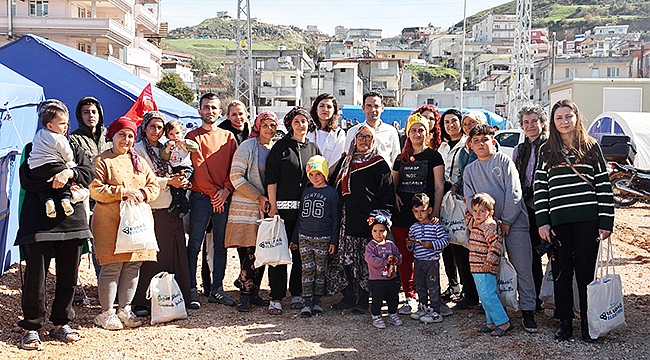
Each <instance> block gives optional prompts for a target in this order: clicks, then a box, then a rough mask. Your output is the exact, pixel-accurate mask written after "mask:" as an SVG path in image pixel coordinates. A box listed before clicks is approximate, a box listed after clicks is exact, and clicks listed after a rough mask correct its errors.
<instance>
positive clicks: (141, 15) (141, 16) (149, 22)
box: [133, 4, 158, 34]
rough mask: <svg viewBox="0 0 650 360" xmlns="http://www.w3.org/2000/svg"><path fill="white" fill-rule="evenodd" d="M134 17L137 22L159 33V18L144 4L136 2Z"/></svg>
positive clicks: (151, 31)
mask: <svg viewBox="0 0 650 360" xmlns="http://www.w3.org/2000/svg"><path fill="white" fill-rule="evenodd" d="M133 17H134V18H135V22H136V23H137V24H139V25H142V26H144V27H145V28H146V29H147V30H148V32H150V33H154V34H157V33H158V19H157V18H156V16H155V15H154V14H152V13H151V12H150V11H149V10H147V8H145V7H144V5H142V4H136V5H135V6H134V9H133Z"/></svg>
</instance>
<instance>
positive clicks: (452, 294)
mask: <svg viewBox="0 0 650 360" xmlns="http://www.w3.org/2000/svg"><path fill="white" fill-rule="evenodd" d="M459 296H460V285H454V286H449V287H447V290H445V292H443V293H442V294H440V297H441V298H443V299H445V300H453V299H454V298H458V297H459Z"/></svg>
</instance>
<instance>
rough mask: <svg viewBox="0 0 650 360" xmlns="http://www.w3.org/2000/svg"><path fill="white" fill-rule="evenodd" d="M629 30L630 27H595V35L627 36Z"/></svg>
mask: <svg viewBox="0 0 650 360" xmlns="http://www.w3.org/2000/svg"><path fill="white" fill-rule="evenodd" d="M629 28H630V25H605V26H595V27H594V35H604V34H618V35H624V34H627V30H628V29H629Z"/></svg>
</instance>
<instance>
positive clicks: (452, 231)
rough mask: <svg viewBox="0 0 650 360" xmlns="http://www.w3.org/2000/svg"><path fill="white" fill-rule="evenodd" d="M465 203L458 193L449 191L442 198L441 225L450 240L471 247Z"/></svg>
mask: <svg viewBox="0 0 650 360" xmlns="http://www.w3.org/2000/svg"><path fill="white" fill-rule="evenodd" d="M465 209H467V207H466V206H465V203H464V202H463V199H462V198H461V197H459V196H458V195H453V194H452V193H451V191H447V193H445V196H444V197H443V198H442V205H441V208H440V225H442V227H443V228H444V229H445V231H447V234H448V235H449V242H450V243H452V244H456V245H462V246H464V247H466V248H468V249H469V230H467V223H466V222H465Z"/></svg>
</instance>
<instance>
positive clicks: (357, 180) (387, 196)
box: [327, 124, 395, 314]
mask: <svg viewBox="0 0 650 360" xmlns="http://www.w3.org/2000/svg"><path fill="white" fill-rule="evenodd" d="M330 181H331V185H332V186H333V187H334V188H335V189H337V190H338V191H339V194H340V200H339V206H340V207H341V208H342V211H341V231H340V237H339V249H338V252H337V254H336V255H335V256H334V257H333V258H332V259H331V260H330V263H329V269H328V277H327V292H328V294H330V295H333V294H336V293H338V292H342V293H343V299H342V300H341V301H340V302H339V303H338V304H337V305H336V307H337V308H338V309H340V310H343V309H350V308H351V309H352V313H353V314H363V312H364V311H365V310H366V309H368V297H369V292H370V288H369V287H368V264H366V261H365V259H364V252H365V250H366V245H367V244H368V242H369V241H370V240H372V236H371V234H370V230H369V228H368V223H367V222H366V220H367V219H368V214H370V211H371V210H373V209H385V210H393V205H394V204H395V189H394V188H393V178H392V176H391V173H390V167H389V166H388V163H386V161H385V160H384V158H383V157H382V156H381V155H379V153H378V152H377V145H376V144H375V132H374V130H373V129H372V128H371V127H369V126H368V125H365V124H363V125H361V126H359V127H358V128H357V131H356V133H355V134H354V138H353V139H352V142H351V143H350V149H349V150H348V152H347V154H346V155H345V156H344V157H342V158H341V160H340V161H339V164H338V165H337V166H336V168H335V169H334V172H333V174H332V175H331V176H330Z"/></svg>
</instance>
